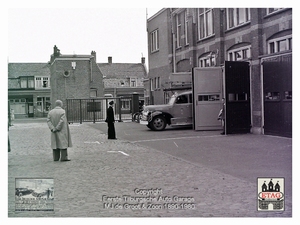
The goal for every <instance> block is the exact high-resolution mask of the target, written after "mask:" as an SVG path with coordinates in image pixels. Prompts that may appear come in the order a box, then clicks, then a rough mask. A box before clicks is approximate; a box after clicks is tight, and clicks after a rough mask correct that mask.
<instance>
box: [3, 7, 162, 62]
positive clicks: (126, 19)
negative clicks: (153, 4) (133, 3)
mask: <svg viewBox="0 0 300 225" xmlns="http://www.w3.org/2000/svg"><path fill="white" fill-rule="evenodd" d="M159 10H160V8H146V7H144V8H85V9H82V8H81V9H79V8H73V9H72V8H10V9H8V62H10V63H11V62H48V61H49V60H50V55H51V54H52V53H53V47H54V45H56V46H57V47H58V48H59V49H60V52H61V53H62V54H78V55H80V54H90V53H91V51H96V54H97V62H107V58H108V56H111V57H112V59H113V62H115V63H125V62H127V63H140V62H141V57H145V58H146V61H147V58H148V57H147V54H148V50H147V30H146V20H147V15H148V18H149V17H150V16H151V15H153V14H154V13H156V12H158V11H159Z"/></svg>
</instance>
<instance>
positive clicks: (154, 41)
mask: <svg viewBox="0 0 300 225" xmlns="http://www.w3.org/2000/svg"><path fill="white" fill-rule="evenodd" d="M158 49H159V45H158V30H155V31H153V32H151V33H150V51H151V52H155V51H158Z"/></svg>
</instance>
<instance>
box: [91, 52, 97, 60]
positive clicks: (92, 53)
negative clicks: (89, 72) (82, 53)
mask: <svg viewBox="0 0 300 225" xmlns="http://www.w3.org/2000/svg"><path fill="white" fill-rule="evenodd" d="M91 55H92V56H94V59H95V62H97V60H96V52H95V51H92V52H91Z"/></svg>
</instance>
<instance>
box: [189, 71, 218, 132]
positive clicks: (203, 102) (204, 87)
mask: <svg viewBox="0 0 300 225" xmlns="http://www.w3.org/2000/svg"><path fill="white" fill-rule="evenodd" d="M192 79H193V98H194V103H193V105H194V112H193V117H194V129H195V130H220V129H222V124H221V121H219V120H218V114H219V112H220V109H221V108H222V101H221V100H222V69H221V68H220V67H209V68H194V69H193V74H192Z"/></svg>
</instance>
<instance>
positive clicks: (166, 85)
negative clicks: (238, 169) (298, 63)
mask: <svg viewBox="0 0 300 225" xmlns="http://www.w3.org/2000/svg"><path fill="white" fill-rule="evenodd" d="M147 29H148V50H149V57H148V58H149V77H148V79H149V84H148V87H147V88H148V89H149V96H150V97H149V103H150V104H160V103H165V102H167V100H168V97H169V95H170V94H171V92H170V91H168V90H172V89H176V88H179V87H182V88H189V87H188V86H189V84H191V82H192V79H191V73H192V71H193V68H195V67H223V66H224V62H225V61H241V62H249V65H250V68H249V70H250V88H251V91H250V101H251V123H252V124H251V126H252V132H253V133H268V134H279V135H283V136H291V131H292V9H290V8H174V9H171V8H164V9H162V10H160V11H159V12H157V13H156V14H155V15H153V16H152V17H151V18H149V19H147ZM224 97H226V96H224ZM227 97H228V96H227ZM282 127H283V129H284V131H280V129H282Z"/></svg>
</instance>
